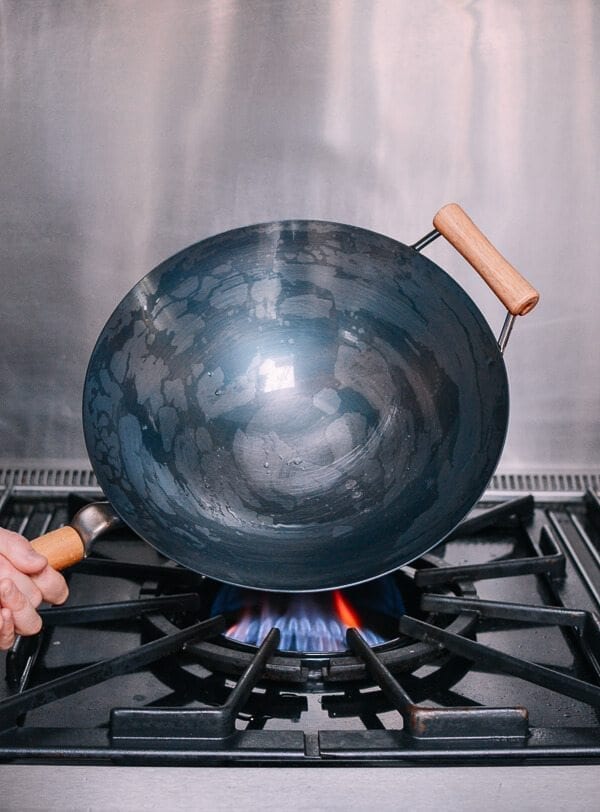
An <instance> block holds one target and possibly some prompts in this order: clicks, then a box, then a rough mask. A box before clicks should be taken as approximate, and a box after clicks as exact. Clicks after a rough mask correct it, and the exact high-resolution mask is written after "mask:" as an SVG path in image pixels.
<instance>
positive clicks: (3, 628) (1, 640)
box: [0, 609, 15, 651]
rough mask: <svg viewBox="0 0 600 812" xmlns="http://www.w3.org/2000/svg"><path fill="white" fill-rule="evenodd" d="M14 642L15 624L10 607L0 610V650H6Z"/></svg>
mask: <svg viewBox="0 0 600 812" xmlns="http://www.w3.org/2000/svg"><path fill="white" fill-rule="evenodd" d="M14 642H15V624H14V623H13V617H12V612H11V611H10V609H2V610H1V611H0V651H7V650H8V649H9V648H10V647H11V646H12V644H13V643H14Z"/></svg>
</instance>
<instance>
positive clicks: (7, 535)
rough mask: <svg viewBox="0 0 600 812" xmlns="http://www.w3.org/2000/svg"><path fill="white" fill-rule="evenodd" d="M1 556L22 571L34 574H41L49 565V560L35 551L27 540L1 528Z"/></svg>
mask: <svg viewBox="0 0 600 812" xmlns="http://www.w3.org/2000/svg"><path fill="white" fill-rule="evenodd" d="M0 555H3V556H4V557H5V558H7V559H8V560H9V561H10V562H11V563H12V564H14V566H15V567H16V568H17V569H18V570H21V572H26V573H29V574H33V573H36V572H41V571H42V570H43V569H44V567H45V566H46V565H47V564H48V560H47V559H46V558H45V557H44V556H43V555H40V554H39V553H36V551H35V550H34V549H33V547H32V546H31V544H30V543H29V542H28V541H27V539H26V538H23V536H20V535H19V534H18V533H13V531H12V530H4V529H1V528H0Z"/></svg>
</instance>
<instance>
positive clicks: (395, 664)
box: [142, 554, 477, 690]
mask: <svg viewBox="0 0 600 812" xmlns="http://www.w3.org/2000/svg"><path fill="white" fill-rule="evenodd" d="M445 563H446V562H444V561H443V560H442V559H440V558H438V557H437V556H434V555H431V554H428V555H425V556H423V557H422V558H420V559H419V560H418V561H415V562H414V566H410V567H408V566H407V567H403V568H402V569H401V570H398V573H397V577H398V578H400V579H401V581H402V583H401V591H402V594H403V597H404V598H405V599H407V601H406V602H407V609H408V611H409V613H411V614H414V615H416V616H417V617H421V618H423V619H425V620H427V622H429V623H433V624H436V622H437V625H439V617H440V616H439V615H437V614H433V613H429V614H427V615H425V614H424V613H423V612H422V611H421V610H420V609H419V608H418V602H419V601H418V598H419V596H420V594H421V591H417V588H416V586H415V584H414V575H415V571H416V570H417V569H423V568H429V567H443V566H445ZM207 580H208V579H203V581H204V586H206V585H207ZM210 583H213V584H214V583H215V582H210ZM407 585H408V586H409V588H408V590H407ZM216 586H217V587H218V586H219V585H218V584H217V585H216ZM454 589H455V590H456V594H458V595H460V596H465V597H477V592H476V590H475V587H474V585H473V583H472V582H470V581H462V582H460V583H459V584H456V585H455V586H454ZM142 591H143V593H144V595H145V596H147V595H148V594H149V593H150V592H153V593H155V594H158V593H160V594H164V593H163V592H162V591H161V585H160V584H158V585H157V584H152V585H150V584H147V585H145V586H144V587H142ZM411 591H412V593H413V597H412V600H410V592H411ZM436 592H437V593H438V594H443V591H442V590H440V589H439V588H438V587H436ZM146 621H147V623H148V624H149V625H150V631H151V633H152V634H153V635H154V636H156V635H157V634H159V635H160V634H163V635H166V634H172V633H173V632H176V631H177V630H178V629H179V628H180V625H178V623H177V622H176V621H174V620H172V619H171V618H169V617H166V616H164V615H152V616H147V618H146ZM179 623H180V622H179ZM475 625H476V615H475V614H474V613H472V612H464V613H462V614H460V615H457V616H455V617H453V618H449V619H448V622H447V623H446V624H445V625H442V627H443V628H446V629H447V630H448V631H450V632H453V633H454V634H460V635H464V636H469V635H472V633H473V631H474V628H475ZM257 650H258V649H257V647H256V646H254V645H249V644H246V643H239V642H238V641H236V640H233V639H231V638H229V637H226V636H225V635H220V636H219V637H217V638H215V639H212V640H209V641H201V642H198V643H189V644H187V646H186V649H185V651H186V656H187V657H188V658H189V657H190V656H191V657H195V658H196V659H197V660H198V662H199V663H200V664H201V665H203V666H205V667H206V668H209V669H210V670H211V671H213V672H216V673H222V674H226V675H231V676H239V675H240V674H242V673H243V672H244V671H245V669H246V668H247V667H248V666H249V665H250V664H251V662H252V660H253V659H254V657H255V655H256V652H257ZM374 650H375V651H377V654H378V656H379V658H380V659H381V661H382V663H384V665H386V666H387V668H389V669H390V671H392V672H393V673H400V672H410V671H414V670H416V669H418V668H419V667H421V666H422V665H425V664H431V663H432V662H436V663H441V665H445V664H447V663H448V656H447V655H445V654H444V651H443V648H442V647H441V646H439V645H438V644H434V643H423V642H415V641H414V640H411V639H409V638H407V637H404V636H403V635H399V636H398V637H395V638H393V639H390V640H387V641H386V642H385V643H381V644H380V645H378V646H375V647H374ZM441 661H443V662H441ZM265 678H266V679H268V680H272V681H276V682H280V683H295V684H298V683H301V684H303V685H314V686H315V687H317V686H318V690H323V686H325V685H327V686H330V687H331V686H332V685H333V686H335V685H340V684H341V683H344V682H355V681H364V680H365V679H367V678H368V674H367V669H366V666H365V664H364V662H363V661H362V660H361V659H360V658H358V657H355V656H354V655H352V654H350V653H349V652H348V651H344V652H325V653H320V652H287V651H278V652H277V654H276V655H275V656H273V657H272V658H271V659H270V660H269V663H268V664H267V666H266V670H265Z"/></svg>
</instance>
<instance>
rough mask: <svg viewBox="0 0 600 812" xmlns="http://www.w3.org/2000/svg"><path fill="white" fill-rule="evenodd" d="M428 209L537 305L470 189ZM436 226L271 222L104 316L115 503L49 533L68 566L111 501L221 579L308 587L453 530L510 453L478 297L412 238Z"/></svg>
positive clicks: (103, 428) (360, 572)
mask: <svg viewBox="0 0 600 812" xmlns="http://www.w3.org/2000/svg"><path fill="white" fill-rule="evenodd" d="M434 225H435V227H436V229H437V231H438V232H441V233H443V234H444V235H445V236H446V237H447V238H448V239H449V240H450V242H452V243H453V244H454V245H455V247H457V249H458V250H459V251H461V253H463V255H464V256H465V257H466V258H467V259H469V261H470V262H471V263H472V264H473V265H474V267H475V268H476V270H478V271H479V273H481V275H482V276H484V277H485V278H486V281H488V283H489V284H490V285H491V287H493V288H494V290H495V291H496V292H497V294H498V295H499V297H500V298H501V299H502V301H503V302H504V304H505V305H506V307H507V309H508V310H509V312H510V313H512V314H513V315H516V314H524V313H526V312H528V311H529V310H530V309H531V308H532V307H533V306H534V305H535V304H536V302H537V299H538V294H537V293H536V291H535V290H534V289H533V288H531V286H530V285H529V284H528V283H527V282H526V281H525V280H524V279H523V278H522V277H521V276H520V275H519V274H518V273H517V272H516V271H515V270H514V269H513V268H512V266H510V265H508V263H507V262H506V260H504V259H503V258H502V257H501V256H500V255H499V254H498V252H497V251H496V250H495V249H494V248H493V247H492V246H491V244H490V243H489V242H488V241H487V240H486V238H485V237H484V236H483V235H482V234H481V232H480V231H479V230H478V229H477V228H476V227H475V226H474V225H473V223H472V222H471V221H470V220H469V218H468V217H467V216H466V215H465V214H464V212H463V211H462V209H460V208H459V207H458V206H457V205H455V204H451V205H449V206H446V207H444V209H442V210H441V211H440V212H438V214H437V215H436V217H435V219H434ZM436 235H437V234H436V233H434V232H432V233H431V234H430V235H428V237H427V238H424V240H422V241H421V244H417V245H416V246H413V247H408V246H406V245H403V244H401V243H399V242H396V241H395V240H392V239H390V238H388V237H384V236H381V235H380V234H375V233H373V232H370V231H366V230H363V229H361V228H355V227H351V226H347V225H339V224H335V223H328V222H316V221H304V220H302V221H284V222H273V223H266V224H262V225H253V226H248V227H246V228H239V229H235V230H233V231H229V232H227V233H225V234H220V235H218V236H216V237H212V238H210V239H206V240H203V241H202V242H200V243H197V244H196V245H193V246H191V247H189V248H186V249H185V250H183V251H181V252H180V253H179V254H177V255H176V256H174V257H172V258H171V259H168V260H166V261H165V262H163V263H162V264H161V265H159V266H158V267H157V268H155V269H154V270H153V271H151V272H150V273H149V274H148V275H147V276H146V277H144V278H143V279H142V280H141V281H140V282H138V284H137V285H136V286H135V287H134V288H133V289H132V290H131V291H130V292H129V293H128V294H127V296H126V297H125V298H124V299H123V301H122V302H121V303H120V304H119V306H118V307H117V308H116V310H115V311H114V313H113V314H112V316H111V317H110V319H109V320H108V323H107V324H106V326H105V327H104V329H103V331H102V333H101V335H100V337H99V339H98V342H97V344H96V347H95V349H94V351H93V353H92V356H91V360H90V363H89V368H88V371H87V376H86V380H85V388H84V396H83V426H84V432H85V439H86V443H87V448H88V452H89V455H90V459H91V461H92V464H93V467H94V471H95V473H96V476H97V479H98V482H99V484H100V485H101V487H102V489H103V490H104V493H105V494H106V497H107V499H108V501H109V503H110V505H111V506H112V508H113V509H114V510H112V509H106V508H101V507H96V508H95V510H96V513H97V514H98V513H99V515H100V516H101V520H99V522H98V523H97V526H95V527H94V528H92V529H91V530H90V529H89V528H88V530H87V531H86V530H85V524H86V522H85V516H84V519H83V521H82V520H81V518H80V519H79V520H78V522H76V523H75V529H73V528H72V527H67V528H63V529H62V530H59V531H55V533H54V534H51V536H53V537H52V538H49V537H43V538H42V539H40V540H38V541H37V542H35V544H36V546H37V547H38V548H39V549H42V550H43V552H44V553H45V554H46V555H48V556H49V558H50V560H51V563H54V564H55V566H58V567H64V566H66V565H68V564H69V563H73V561H74V560H77V559H78V558H81V557H82V555H83V554H84V549H83V548H84V545H83V544H82V539H83V542H86V543H88V542H89V541H91V540H92V539H93V537H94V536H95V535H97V533H98V532H100V530H102V529H106V528H107V527H110V526H111V523H114V521H115V520H116V519H115V517H114V513H115V512H116V514H118V516H120V517H121V518H122V519H123V520H124V521H125V522H126V523H127V524H128V525H130V526H131V527H132V528H133V529H134V530H135V531H136V532H137V533H139V534H140V536H142V537H143V538H144V539H146V540H147V541H149V542H150V543H151V544H152V545H153V546H154V547H156V548H157V549H158V550H159V551H160V552H162V553H164V554H165V555H166V556H168V557H169V558H172V559H174V560H175V561H177V562H179V563H180V564H182V565H184V566H186V567H189V568H191V569H193V570H196V571H198V572H200V573H203V574H205V575H208V576H210V577H212V578H216V579H218V580H220V581H225V582H229V583H233V584H239V585H243V586H247V587H254V588H259V589H267V590H281V591H307V590H310V591H313V590H323V589H332V588H336V587H339V586H346V585H350V584H354V583H357V582H361V581H365V580H368V579H371V578H374V577H376V576H379V575H382V574H383V573H386V572H389V571H391V570H394V569H396V568H398V567H399V566H401V565H403V564H406V563H408V562H410V561H411V560H413V559H414V558H416V557H418V556H420V555H422V554H423V553H425V552H426V551H427V550H429V549H430V548H431V547H433V546H434V545H435V544H437V543H438V542H439V541H441V540H442V539H443V538H444V537H445V536H446V535H447V534H448V533H449V532H450V531H451V530H452V529H453V528H454V527H455V526H456V524H457V523H458V522H459V521H460V520H461V519H462V518H463V517H464V515H465V514H466V513H467V512H468V510H469V509H470V508H471V507H472V505H473V504H474V503H475V502H476V500H477V499H478V497H479V496H480V495H481V492H482V491H483V489H484V488H485V486H486V484H487V482H488V480H489V478H490V476H491V474H492V473H493V470H494V468H495V466H496V463H497V461H498V458H499V456H500V453H501V450H502V446H503V442H504V437H505V433H506V428H507V422H508V384H507V377H506V371H505V367H504V362H503V359H502V355H501V352H500V350H499V347H498V344H497V341H496V339H495V338H494V336H493V335H492V333H491V331H490V328H489V327H488V325H487V323H486V322H485V320H484V318H483V316H482V315H481V313H480V312H479V310H478V308H477V307H476V306H475V304H474V303H473V302H472V301H471V299H470V298H469V297H468V296H467V294H466V293H465V292H464V291H463V290H462V289H461V288H460V287H459V286H458V285H457V284H456V283H455V282H454V281H453V280H452V279H451V278H450V277H449V276H448V275H447V274H446V273H445V272H444V271H442V270H441V269H440V268H439V267H437V266H436V265H434V263H433V262H431V261H430V260H428V259H426V258H425V257H424V256H422V255H421V254H420V253H419V251H418V250H417V249H418V248H419V247H421V246H422V245H424V244H425V243H426V242H427V241H428V239H431V238H433V236H436ZM85 510H87V509H85ZM92 524H93V522H92ZM81 526H84V530H83V531H82V529H81ZM86 534H87V535H86ZM61 556H62V557H61Z"/></svg>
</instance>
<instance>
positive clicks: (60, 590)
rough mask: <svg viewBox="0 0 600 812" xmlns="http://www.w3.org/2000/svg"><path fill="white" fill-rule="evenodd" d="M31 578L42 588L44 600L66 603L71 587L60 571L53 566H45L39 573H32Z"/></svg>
mask: <svg viewBox="0 0 600 812" xmlns="http://www.w3.org/2000/svg"><path fill="white" fill-rule="evenodd" d="M31 580H32V581H33V583H34V584H35V585H36V587H37V588H38V589H39V590H40V593H41V595H42V600H45V601H47V602H48V603H64V602H65V601H66V600H67V598H68V597H69V587H68V586H67V582H66V581H65V579H64V578H63V577H62V575H61V574H60V572H57V571H56V570H53V569H52V567H50V566H47V567H45V568H44V569H43V570H42V571H41V572H40V574H39V575H32V576H31Z"/></svg>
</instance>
